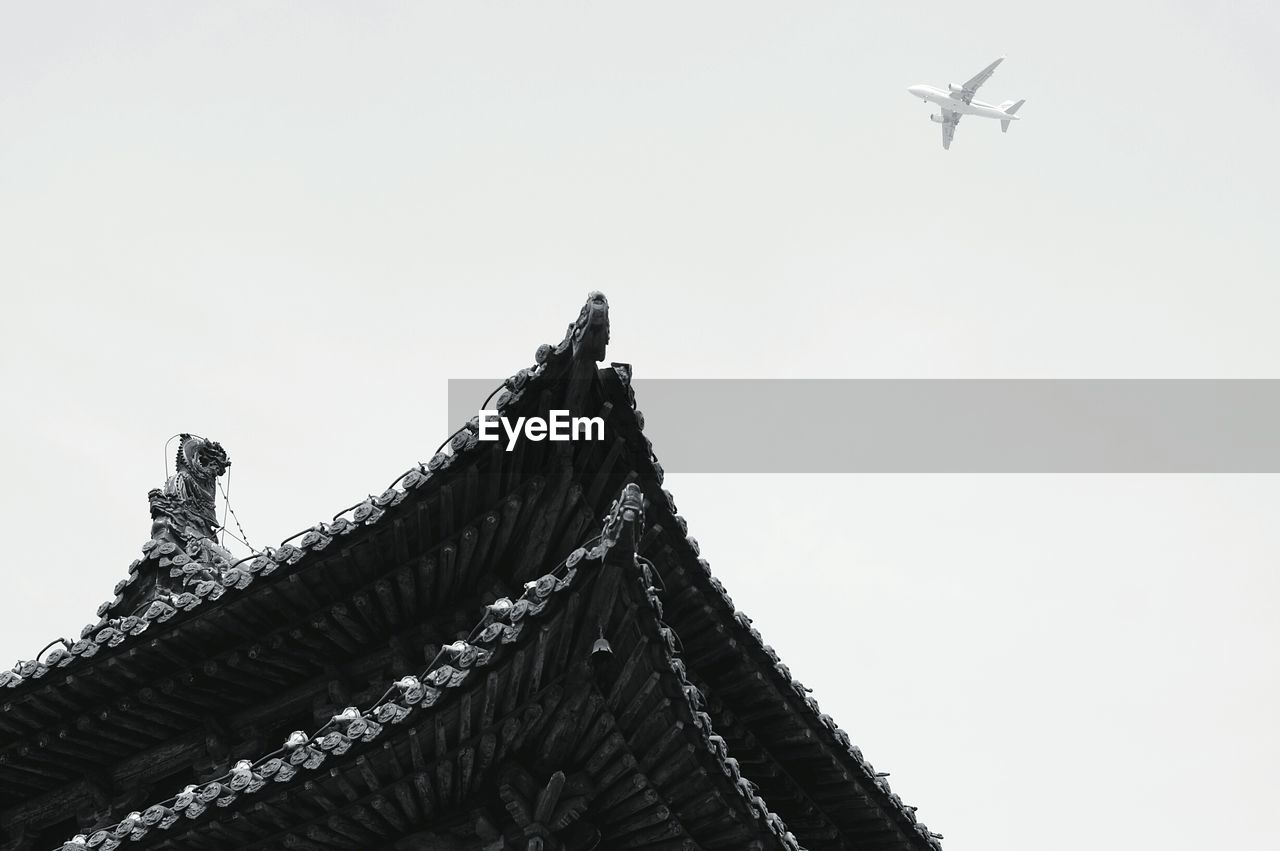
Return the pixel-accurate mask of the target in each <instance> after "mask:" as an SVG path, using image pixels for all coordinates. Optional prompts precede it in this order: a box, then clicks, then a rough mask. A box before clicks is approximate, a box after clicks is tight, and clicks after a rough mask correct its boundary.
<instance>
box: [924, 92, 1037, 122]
mask: <svg viewBox="0 0 1280 851" xmlns="http://www.w3.org/2000/svg"><path fill="white" fill-rule="evenodd" d="M907 91H908V92H910V93H911V94H913V95H915V96H916V97H918V98H920V99H921V100H924V101H928V102H929V103H936V104H937V105H938V106H940V107H942V108H943V109H947V110H950V111H951V112H956V113H959V114H960V115H978V116H981V117H983V118H999V119H1001V120H1005V121H1017V120H1018V116H1016V115H1010V114H1009V113H1007V112H1005V111H1004V110H1002V109H1001V108H1000V107H998V106H996V105H994V104H990V103H983V102H982V101H980V100H973V101H970V102H969V103H965V102H964V101H963V100H961V99H960V98H959V97H957V96H955V95H953V94H952V93H951V92H948V91H944V90H943V89H939V88H937V87H936V86H923V85H921V86H912V87H910V88H909V89H907Z"/></svg>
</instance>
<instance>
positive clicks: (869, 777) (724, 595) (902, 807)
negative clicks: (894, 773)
mask: <svg viewBox="0 0 1280 851" xmlns="http://www.w3.org/2000/svg"><path fill="white" fill-rule="evenodd" d="M613 368H614V373H615V374H616V375H617V377H618V380H619V382H620V383H621V384H622V385H623V387H624V388H625V390H626V398H627V402H628V403H629V405H630V409H631V411H632V413H633V414H634V417H635V421H636V427H637V430H638V432H639V434H640V437H641V439H642V440H643V442H644V448H645V450H646V451H645V455H647V459H644V460H647V463H648V464H649V466H650V467H651V476H652V478H653V480H654V481H655V482H656V484H657V487H658V488H659V489H660V490H661V492H662V495H663V498H664V499H663V500H662V501H663V502H665V505H662V506H661V508H660V509H659V510H664V509H665V511H666V513H667V514H668V515H669V516H670V517H671V519H672V520H673V521H674V522H675V524H676V525H677V526H678V527H679V529H680V535H678V536H675V537H676V538H680V539H682V540H681V541H680V542H679V543H680V545H683V546H684V547H685V548H686V549H687V550H688V551H689V552H690V553H691V554H692V556H693V558H694V559H695V560H696V561H697V564H698V566H699V567H700V568H701V569H702V571H703V573H705V575H706V576H707V579H708V583H709V585H710V586H711V587H712V588H713V589H714V590H715V591H716V593H717V594H718V595H719V597H720V599H721V601H722V602H723V604H724V605H725V606H726V608H727V609H728V611H729V612H730V613H731V614H732V615H733V620H734V621H735V622H736V624H737V626H738V627H739V628H740V629H741V630H742V632H743V633H745V634H746V635H747V636H748V637H749V638H750V640H751V644H752V645H753V646H754V648H755V649H756V650H758V651H760V652H761V653H763V654H764V655H765V656H766V657H767V658H768V659H769V660H770V661H771V662H772V663H773V664H772V665H771V666H770V668H771V669H772V672H773V674H775V675H776V676H777V677H778V678H779V679H780V680H782V681H784V682H785V683H786V685H787V686H788V687H789V688H788V689H785V690H783V691H784V693H785V692H786V691H791V692H793V693H794V697H795V698H796V699H798V700H799V702H800V704H801V705H802V706H803V707H804V712H806V713H807V714H808V715H809V717H810V718H811V719H812V720H813V721H814V722H816V723H815V726H816V727H818V728H821V729H823V730H825V731H826V732H827V733H828V735H830V736H831V737H832V738H833V739H834V740H835V742H836V743H838V744H839V745H840V750H842V751H843V752H844V753H845V754H846V755H847V756H848V758H849V759H850V760H851V761H852V762H853V763H854V764H855V765H856V766H857V768H858V770H859V771H860V772H861V773H862V774H863V776H864V779H865V780H866V781H867V782H868V783H870V784H871V785H872V786H874V787H875V788H876V789H878V790H880V792H882V793H883V794H884V796H885V798H887V799H888V801H889V803H890V804H891V805H892V806H893V808H894V809H895V810H896V812H897V814H898V815H899V816H900V817H901V818H902V820H903V821H904V822H905V824H906V825H907V826H909V829H910V830H911V831H914V833H915V834H916V835H917V836H918V837H919V838H920V839H921V840H923V841H924V842H926V843H927V844H928V845H929V846H930V847H931V848H932V849H935V851H941V848H942V842H941V840H942V839H943V836H942V835H941V834H939V833H934V832H933V831H931V830H929V828H928V826H927V825H926V824H924V823H923V822H919V821H917V820H916V815H915V810H916V808H915V807H911V806H908V805H907V804H905V803H903V801H902V799H901V798H900V797H899V796H898V795H897V794H895V793H894V792H893V790H892V789H891V788H890V786H889V782H888V780H886V779H885V777H884V776H882V775H880V774H878V773H877V772H876V771H875V768H874V767H873V766H872V765H871V763H870V762H868V761H867V760H866V758H865V757H864V756H863V755H862V750H861V749H860V748H859V747H858V746H857V745H855V744H853V742H852V740H851V739H850V737H849V734H848V733H847V732H845V731H844V730H843V729H841V727H840V726H839V725H838V724H837V723H836V722H835V719H834V718H832V717H831V716H830V715H828V714H827V713H825V712H823V711H822V710H821V708H820V707H819V706H818V701H817V699H816V698H814V697H813V695H812V693H810V691H809V689H808V688H807V687H806V686H805V685H804V684H803V683H801V682H800V681H799V680H798V679H796V678H795V677H793V676H792V675H791V670H790V669H789V668H788V667H787V666H786V665H785V664H784V663H783V662H782V659H781V658H780V657H779V656H778V653H777V651H775V650H774V649H773V648H772V647H771V646H769V645H768V644H766V643H765V641H764V637H763V636H762V635H761V634H760V631H759V630H758V629H756V628H755V627H754V626H752V620H751V618H750V617H749V616H748V615H747V614H746V613H745V612H743V611H741V610H739V609H737V608H736V607H735V606H734V603H733V598H731V597H730V596H729V594H728V592H727V591H726V590H725V588H724V585H723V584H722V583H721V582H720V580H719V579H717V578H716V577H715V576H714V575H713V574H712V572H711V564H710V563H709V562H708V561H707V560H706V559H704V558H702V556H701V547H700V546H699V545H698V541H697V539H696V538H694V537H693V536H691V535H689V534H688V527H689V524H688V522H687V521H686V520H685V519H684V518H683V517H681V516H680V515H679V514H678V513H677V510H676V503H675V497H674V496H673V495H672V494H671V491H670V490H667V489H666V488H664V487H662V485H663V482H664V479H665V473H664V471H663V468H662V464H661V463H660V462H659V461H658V457H657V455H656V454H655V453H654V451H653V442H652V441H651V440H649V438H648V436H647V435H645V434H644V414H643V413H641V411H640V410H639V409H638V408H637V406H636V396H635V391H634V389H633V388H632V387H631V375H632V372H631V368H630V366H629V365H626V364H614V365H613ZM642 463H643V462H642ZM790 697H791V695H788V699H790Z"/></svg>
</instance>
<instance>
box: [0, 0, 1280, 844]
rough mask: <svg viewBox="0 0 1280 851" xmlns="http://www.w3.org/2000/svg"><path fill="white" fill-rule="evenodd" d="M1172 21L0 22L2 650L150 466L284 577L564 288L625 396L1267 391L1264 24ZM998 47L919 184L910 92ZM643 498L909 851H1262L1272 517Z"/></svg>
mask: <svg viewBox="0 0 1280 851" xmlns="http://www.w3.org/2000/svg"><path fill="white" fill-rule="evenodd" d="M1209 6H1210V4H1207V3H1200V4H1193V3H1187V2H1183V3H1170V2H1145V1H1144V0H1139V2H1127V3H1116V2H1095V0H1081V2H1073V3H1063V4H1057V6H1056V8H1057V9H1058V11H1054V12H1050V11H1047V7H1046V5H1045V4H1027V3H1014V2H1004V3H993V2H982V1H981V0H971V2H964V3H951V4H947V5H945V6H944V5H942V4H936V3H892V4H890V3H873V2H862V3H853V2H846V3H790V4H783V3H776V4H760V3H748V2H742V0H738V2H732V3H687V2H686V3H662V2H649V3H643V4H640V3H632V4H621V3H607V4H602V3H572V4H561V3H548V2H539V3H536V4H535V3H529V4H520V5H516V4H510V5H503V6H499V5H498V4H484V5H481V4H462V3H450V4H444V3H436V4H420V3H414V4H403V5H401V4H391V3H383V4H377V5H374V4H356V3H346V4H337V3H320V2H312V3H306V4H301V3H275V4H262V3H258V4H237V3H227V2H223V3H217V4H199V3H182V4H177V3H151V4H146V3H130V4H108V3H93V4H89V3H82V4H44V3H19V2H6V3H0V285H2V286H3V295H4V300H3V310H2V311H0V334H2V335H3V336H2V339H0V359H2V360H0V380H2V382H3V384H2V390H3V393H4V398H5V400H6V404H5V412H6V416H4V417H3V419H0V447H2V449H0V477H2V481H3V486H2V487H0V536H2V537H3V541H4V550H5V556H4V559H5V562H4V565H3V568H2V570H3V579H4V582H3V589H4V591H3V595H0V659H3V660H17V659H19V658H23V659H25V658H30V657H32V656H33V655H35V653H36V652H37V651H38V650H39V649H40V648H41V647H42V646H44V645H45V644H46V643H47V642H48V641H50V640H51V639H53V638H56V637H57V636H59V635H67V636H74V635H75V634H77V633H78V632H79V629H80V627H81V626H82V625H83V624H85V623H87V622H91V621H93V620H95V616H94V610H95V608H96V607H97V605H98V604H99V603H100V602H102V601H103V600H105V599H108V598H109V597H110V596H111V592H112V586H113V585H114V584H115V583H116V582H117V581H118V580H119V579H121V578H122V577H123V576H124V575H125V573H126V569H127V566H128V564H129V562H130V561H132V560H133V559H134V558H135V557H136V556H137V555H138V548H139V546H140V545H141V544H142V543H143V541H145V540H146V538H147V535H148V529H149V519H148V515H147V503H146V493H147V490H148V489H149V488H152V487H156V486H159V485H160V484H161V482H162V480H163V476H164V469H163V460H164V443H165V440H166V439H167V438H168V437H169V436H170V435H172V434H174V433H176V432H179V431H196V432H199V433H202V434H207V435H209V436H211V437H213V438H215V439H217V440H220V441H221V442H222V443H223V444H224V445H225V446H226V448H227V450H228V451H229V452H230V454H231V456H232V458H233V459H234V467H233V470H234V482H233V487H232V502H233V505H234V506H235V508H236V510H237V513H238V514H239V517H240V520H241V521H242V522H243V524H244V529H245V531H246V532H247V533H248V535H249V538H250V540H251V541H252V542H253V543H254V544H255V545H257V546H263V545H266V544H274V543H276V542H278V541H280V540H281V539H282V538H284V537H286V536H287V535H289V534H292V533H294V532H296V531H298V530H300V529H302V528H305V527H307V526H309V525H311V524H312V523H314V522H316V521H317V520H320V519H327V518H328V517H330V516H331V515H332V514H333V513H334V512H335V511H337V510H338V509H340V508H342V507H345V506H348V505H350V504H351V503H353V502H355V501H357V500H358V499H360V498H362V497H363V496H365V495H366V494H368V493H378V492H380V491H381V490H382V489H383V488H385V487H386V485H387V484H388V483H390V482H391V480H392V479H394V478H395V477H396V476H397V475H399V474H400V473H401V472H402V471H404V470H405V469H406V468H408V467H409V466H410V465H412V464H413V463H415V462H417V461H420V460H425V459H426V458H427V457H429V456H430V454H431V452H432V451H433V450H434V448H435V447H436V445H437V444H438V443H439V442H440V440H441V439H443V437H444V436H445V435H446V434H447V433H448V431H449V430H450V427H452V426H456V425H458V423H449V422H447V418H446V415H445V405H446V381H447V379H448V378H450V377H487V376H503V375H507V374H510V373H511V372H513V371H515V370H516V369H518V368H520V367H522V366H526V365H528V364H530V363H532V358H533V353H534V350H535V349H536V347H537V346H538V344H539V343H542V342H555V341H558V340H559V339H560V338H561V336H562V335H563V332H564V327H565V325H566V324H567V323H568V322H570V321H571V320H572V319H573V318H574V317H576V315H577V312H578V309H579V307H580V305H581V304H582V301H583V299H584V297H585V295H586V293H587V291H588V290H591V289H601V290H604V291H605V292H606V293H607V294H608V296H609V300H610V303H611V306H612V318H613V341H612V344H611V347H610V350H609V355H610V359H613V360H620V361H628V362H631V363H633V364H634V365H635V368H636V371H637V374H638V375H642V376H646V377H655V376H657V377H675V376H695V377H720V376H728V377H743V378H748V377H1073V378H1081V377H1098V378H1107V377H1280V341H1278V340H1277V335H1276V333H1275V326H1276V321H1277V315H1278V310H1277V309H1278V308H1280V295H1278V294H1277V289H1276V281H1277V280H1280V260H1278V258H1277V247H1276V236H1275V235H1276V233H1277V226H1278V225H1280V221H1277V219H1278V218H1280V216H1278V214H1277V204H1276V195H1277V189H1280V164H1278V161H1277V157H1276V155H1275V153H1274V151H1275V144H1276V139H1277V138H1280V113H1278V112H1277V110H1276V109H1275V105H1274V102H1275V83H1276V81H1277V80H1278V79H1280V59H1277V53H1276V50H1275V44H1276V43H1277V39H1280V10H1278V9H1277V7H1276V6H1275V5H1274V4H1272V3H1268V2H1263V0H1248V1H1247V2H1235V3H1232V4H1229V5H1220V4H1214V8H1213V9H1212V10H1210V9H1209ZM1000 55H1007V56H1008V57H1009V58H1008V60H1007V61H1006V62H1005V64H1004V65H1003V66H1001V67H1000V69H999V70H998V71H997V73H996V74H995V76H994V77H993V78H992V79H991V81H990V82H989V83H988V84H987V86H986V87H985V88H984V89H983V92H982V95H981V96H982V97H984V98H986V99H988V100H990V101H993V102H1000V101H1003V100H1008V99H1014V98H1026V99H1027V103H1026V105H1025V106H1024V107H1023V109H1022V111H1021V112H1020V113H1019V114H1020V116H1021V117H1022V118H1023V120H1022V121H1021V122H1019V123H1017V124H1016V125H1014V126H1013V127H1012V128H1011V129H1010V131H1009V133H1008V134H1007V135H1001V134H1000V132H999V129H998V127H997V125H996V123H995V122H993V121H984V120H982V119H976V118H967V119H965V120H964V121H962V122H961V124H960V126H959V128H958V130H957V133H956V139H955V143H954V144H953V145H952V148H951V150H950V151H946V152H944V151H943V150H942V147H941V139H940V135H941V134H940V132H939V128H938V127H937V125H934V124H931V123H930V122H929V120H928V117H927V116H928V113H929V108H928V107H927V106H926V105H924V104H922V103H921V102H920V101H918V100H915V99H913V98H912V97H910V96H909V95H908V94H907V93H906V91H905V88H906V87H907V86H909V85H912V84H915V83H930V84H934V85H940V86H944V85H945V84H946V83H948V82H962V81H964V80H965V79H967V78H968V77H970V76H971V75H973V74H974V73H976V72H977V71H978V70H979V69H981V68H982V67H983V66H985V65H986V64H987V63H988V62H990V61H991V60H992V59H994V58H995V57H997V56H1000ZM479 401H480V400H477V404H478V403H479ZM640 404H641V407H642V408H643V406H644V400H643V399H641V400H640ZM698 413H699V412H698V411H697V410H690V411H688V412H687V414H686V415H687V416H689V417H696V416H698ZM805 413H806V412H797V416H798V418H799V417H802V416H803V415H804V414H805ZM798 421H799V422H801V423H802V424H803V427H805V428H811V429H812V433H813V436H814V439H824V438H826V439H829V438H830V435H831V434H832V432H833V430H837V429H838V428H839V423H831V422H823V421H820V420H819V421H815V422H813V423H812V424H811V425H810V424H809V423H808V422H807V421H805V420H803V419H801V420H798ZM656 449H657V451H658V454H659V456H661V453H662V447H661V446H658V447H656ZM762 451H763V450H762ZM669 487H670V488H671V489H672V490H673V491H674V493H675V496H676V499H677V502H678V503H679V506H680V509H681V511H682V513H683V514H684V515H685V516H686V517H687V518H688V519H689V522H690V531H691V532H692V534H694V535H695V536H696V537H697V538H698V539H699V541H700V542H701V544H702V547H703V553H704V555H706V556H707V557H708V558H709V560H710V561H711V564H712V567H713V570H714V571H715V572H716V574H717V575H718V576H719V577H720V578H721V579H722V580H723V581H724V583H725V585H726V586H727V588H728V589H729V591H730V593H731V594H732V595H733V597H734V599H735V601H736V602H737V603H738V605H739V606H740V607H741V608H742V609H744V610H745V611H747V612H748V613H749V614H751V616H752V617H753V618H754V619H755V620H756V623H757V625H758V626H759V627H760V628H761V630H762V632H763V633H764V635H765V637H766V639H767V640H768V641H770V642H771V643H772V644H773V645H774V646H775V647H776V648H777V649H778V651H779V652H780V653H781V655H782V656H783V658H784V659H785V660H786V662H787V663H788V664H789V665H790V667H791V669H792V671H793V672H794V673H795V674H796V675H797V676H798V677H799V678H800V679H801V680H803V681H804V682H805V683H806V684H808V685H810V686H812V687H813V688H814V690H815V695H816V696H817V697H818V699H819V700H820V702H821V703H822V706H823V708H824V710H825V711H828V712H830V713H831V714H832V715H833V716H834V717H835V718H836V719H837V720H838V721H839V722H840V723H841V724H842V725H843V726H844V727H845V728H846V729H847V730H849V731H850V733H851V735H852V737H853V739H854V740H855V741H856V742H858V743H859V744H860V745H861V746H862V747H863V749H864V751H865V752H866V754H867V756H868V757H869V759H870V760H871V761H872V762H873V763H874V764H875V766H876V768H877V769H878V770H882V771H889V772H891V775H892V776H891V778H890V781H891V783H892V784H893V786H894V788H895V790H896V791H898V792H900V793H901V794H902V796H903V798H904V799H905V800H906V801H907V802H908V803H911V804H915V805H917V806H919V807H920V812H919V815H920V817H921V818H922V819H923V820H924V821H925V822H927V823H928V824H929V825H930V827H931V828H933V829H935V830H937V831H939V832H941V833H943V834H944V835H945V836H946V840H945V843H944V844H945V846H946V848H947V849H948V851H1025V849H1028V848H1036V849H1039V851H1078V849H1081V848H1098V849H1122V848H1123V849H1128V848H1161V849H1164V851H1183V849H1186V851H1192V849H1195V851H1202V849H1204V848H1226V847H1244V846H1246V845H1247V846H1249V847H1265V846H1266V845H1268V844H1269V843H1273V842H1274V833H1275V830H1274V825H1273V824H1272V823H1271V819H1270V814H1271V813H1272V812H1274V809H1275V801H1276V799H1277V797H1280V776H1278V774H1277V771H1276V768H1275V766H1276V765H1277V764H1280V730H1278V728H1277V726H1276V724H1275V720H1274V719H1275V718H1276V717H1280V666H1278V665H1277V659H1276V652H1275V648H1276V647H1277V646H1280V627H1278V626H1277V623H1278V622H1280V619H1278V617H1277V616H1278V615H1280V612H1278V611H1277V608H1278V602H1277V601H1280V576H1278V574H1277V570H1276V553H1277V550H1278V547H1277V545H1278V544H1280V541H1278V540H1277V539H1278V538H1280V532H1278V531H1277V526H1278V524H1277V523H1276V518H1277V516H1278V514H1280V481H1277V479H1276V477H1272V476H1238V477H1227V476H1146V477H1121V476H1075V477H1072V476H1058V477H1052V476H816V477H808V478H806V477H799V476H759V477H750V476H690V475H683V476H682V475H672V476H671V477H670V478H669ZM5 664H8V662H7V661H5Z"/></svg>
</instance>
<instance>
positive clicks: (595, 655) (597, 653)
mask: <svg viewBox="0 0 1280 851" xmlns="http://www.w3.org/2000/svg"><path fill="white" fill-rule="evenodd" d="M591 658H592V659H593V660H595V661H597V662H603V661H605V660H606V659H612V658H613V648H612V647H610V646H609V640H608V639H607V638H605V637H604V636H603V635H602V636H600V637H599V638H597V639H596V643H595V644H593V645H591Z"/></svg>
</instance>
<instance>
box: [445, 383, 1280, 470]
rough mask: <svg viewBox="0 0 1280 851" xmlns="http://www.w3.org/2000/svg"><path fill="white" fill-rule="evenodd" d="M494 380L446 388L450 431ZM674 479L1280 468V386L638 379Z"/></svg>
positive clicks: (658, 447)
mask: <svg viewBox="0 0 1280 851" xmlns="http://www.w3.org/2000/svg"><path fill="white" fill-rule="evenodd" d="M501 383H502V382H501V380H493V381H488V380H478V379H451V380H450V381H449V422H450V424H451V426H450V429H452V428H456V427H457V426H458V425H459V424H461V423H464V422H466V421H467V420H468V419H470V418H471V417H473V416H475V415H476V413H477V411H478V410H479V408H480V405H481V403H482V402H483V401H484V399H485V397H486V396H488V395H489V393H490V391H492V390H493V389H494V388H495V387H497V386H499V385H500V384H501ZM633 386H634V387H635V392H636V401H637V405H638V407H639V408H640V410H641V411H643V412H644V415H645V434H646V435H648V437H649V439H650V440H652V441H653V446H654V451H655V452H656V453H657V455H658V458H659V460H660V461H661V462H662V466H663V467H664V468H665V469H666V470H667V471H668V472H678V473H1278V472H1280V380H1272V379H1241V380H1229V379H1223V380H1219V379H1211V380H1193V379H1186V380H1183V379H1174V380H1148V379H1126V380H1101V379H1080V380H1065V379H1064V380H1047V379H1040V380H1035V379H1032V380H1021V379H1018V380H1013V379H1010V380H1005V379H975V380H954V379H936V380H935V379H923V380H898V379H886V380H851V379H850V380H845V379H736V380H727V379H647V380H646V379H636V380H635V381H634V382H633Z"/></svg>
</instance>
